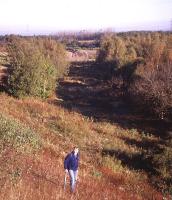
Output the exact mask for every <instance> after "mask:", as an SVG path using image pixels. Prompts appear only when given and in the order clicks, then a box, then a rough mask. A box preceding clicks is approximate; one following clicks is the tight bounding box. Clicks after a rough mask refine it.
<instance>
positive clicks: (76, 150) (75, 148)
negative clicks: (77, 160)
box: [73, 146, 79, 155]
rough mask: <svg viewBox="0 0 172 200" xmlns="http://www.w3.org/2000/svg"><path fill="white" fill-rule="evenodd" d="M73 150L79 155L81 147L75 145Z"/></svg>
mask: <svg viewBox="0 0 172 200" xmlns="http://www.w3.org/2000/svg"><path fill="white" fill-rule="evenodd" d="M73 152H74V154H75V155H77V154H78V152H79V148H78V147H77V146H75V147H74V148H73Z"/></svg>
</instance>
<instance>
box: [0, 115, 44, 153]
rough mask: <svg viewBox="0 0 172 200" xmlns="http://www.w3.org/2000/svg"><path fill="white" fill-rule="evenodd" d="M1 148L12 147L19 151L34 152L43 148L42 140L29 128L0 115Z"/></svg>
mask: <svg viewBox="0 0 172 200" xmlns="http://www.w3.org/2000/svg"><path fill="white" fill-rule="evenodd" d="M0 146H1V150H2V149H3V148H4V146H12V147H13V148H15V149H16V150H17V151H22V152H32V151H35V150H37V149H39V148H40V147H41V139H40V137H39V135H38V134H37V133H35V132H34V131H33V130H32V129H30V128H29V127H27V126H25V125H22V124H21V123H20V122H19V121H17V120H14V119H12V118H11V117H8V116H5V115H2V114H0Z"/></svg>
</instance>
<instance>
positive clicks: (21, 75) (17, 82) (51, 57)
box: [8, 37, 66, 98]
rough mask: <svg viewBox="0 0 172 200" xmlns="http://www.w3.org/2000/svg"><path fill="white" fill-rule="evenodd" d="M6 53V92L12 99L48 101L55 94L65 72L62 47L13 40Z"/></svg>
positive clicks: (43, 42)
mask: <svg viewBox="0 0 172 200" xmlns="http://www.w3.org/2000/svg"><path fill="white" fill-rule="evenodd" d="M48 44H49V46H48ZM46 45H47V46H46ZM8 50H9V56H10V60H11V70H10V75H9V77H8V90H9V92H10V93H11V94H12V95H14V96H16V97H23V96H37V97H41V98H47V97H49V96H50V95H51V94H52V93H53V92H54V91H55V88H56V84H57V79H58V78H60V77H61V76H62V75H64V72H65V70H66V69H64V66H66V63H65V62H64V63H63V62H62V60H63V59H62V58H64V60H65V57H64V56H65V55H64V54H63V52H64V50H63V48H62V46H61V45H60V44H59V45H56V46H55V45H54V43H52V45H51V41H48V42H47V41H46V40H45V41H43V40H41V39H40V40H39V39H37V41H36V39H21V38H18V37H16V38H12V40H11V41H10V42H9V45H8ZM62 50H63V52H62V54H61V51H62ZM58 51H59V52H58ZM62 63H63V65H64V66H63V65H62Z"/></svg>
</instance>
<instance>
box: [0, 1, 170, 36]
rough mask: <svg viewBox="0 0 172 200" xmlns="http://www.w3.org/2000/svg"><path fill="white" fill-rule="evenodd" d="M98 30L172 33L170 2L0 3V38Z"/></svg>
mask: <svg viewBox="0 0 172 200" xmlns="http://www.w3.org/2000/svg"><path fill="white" fill-rule="evenodd" d="M101 29H103V30H106V29H113V30H115V31H127V30H169V29H172V0H0V34H12V33H14V34H23V35H32V34H55V33H57V32H59V31H78V30H93V31H94V30H101Z"/></svg>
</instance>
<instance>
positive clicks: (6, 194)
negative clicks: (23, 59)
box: [0, 94, 162, 200]
mask: <svg viewBox="0 0 172 200" xmlns="http://www.w3.org/2000/svg"><path fill="white" fill-rule="evenodd" d="M0 113H2V114H3V116H5V118H6V119H7V120H10V121H13V122H12V123H14V124H15V123H17V124H18V123H20V125H19V127H21V129H22V130H24V131H25V129H26V130H28V129H29V130H30V129H31V130H32V131H33V132H34V134H36V135H37V136H35V137H32V139H33V140H35V138H36V141H37V142H38V143H39V144H40V145H39V148H35V147H34V146H33V145H30V144H32V143H33V141H32V139H31V140H27V141H26V143H27V146H28V147H30V148H31V150H30V151H28V150H26V149H27V148H19V147H18V146H15V145H10V142H12V141H15V140H11V141H10V140H9V143H8V144H9V145H5V140H3V138H4V137H2V139H1V141H0V142H1V152H0V163H1V166H0V186H1V187H0V199H9V200H13V199H22V200H24V199H32V200H34V199H39V200H42V199H47V200H51V199H52V200H55V199H69V197H70V193H69V192H68V189H69V188H67V191H66V192H64V191H63V176H64V170H63V159H64V157H65V155H66V153H67V152H68V151H70V149H71V147H72V146H73V145H79V147H80V149H81V163H80V172H79V176H80V181H79V184H78V189H77V193H76V194H75V195H74V196H73V197H72V199H102V200H103V199H120V200H122V199H127V200H129V199H132V200H133V199H134V200H137V199H157V200H158V199H162V196H161V194H159V193H158V192H156V191H155V189H153V188H152V187H151V186H150V184H149V183H148V178H147V176H146V174H145V173H143V172H140V171H134V170H132V169H129V168H128V167H127V166H124V165H122V163H121V162H120V160H118V159H117V158H115V159H113V158H111V157H109V156H102V150H103V149H106V150H108V149H109V150H115V151H122V152H125V153H126V154H127V155H130V156H131V157H132V155H135V154H141V153H142V151H143V150H142V149H141V148H139V147H137V146H134V145H129V144H127V143H125V141H124V140H123V139H122V138H124V137H125V138H128V139H134V140H137V141H138V142H139V141H141V140H143V139H144V140H149V141H156V140H158V139H157V138H154V137H153V136H150V135H144V134H143V133H142V134H140V133H139V132H138V131H137V130H124V129H122V128H121V127H119V126H117V125H115V124H110V123H99V122H93V121H92V120H90V119H88V118H86V117H83V116H82V115H79V114H77V113H74V112H68V111H66V110H64V109H62V108H60V107H58V106H55V105H51V104H49V103H48V102H42V101H40V100H36V99H25V100H17V99H14V98H12V97H9V96H7V95H5V94H0ZM13 119H15V120H17V121H15V120H13ZM0 126H2V121H0ZM17 130H18V129H17ZM17 130H16V132H17ZM18 132H19V134H20V135H21V132H22V131H18ZM26 132H27V131H26ZM24 137H26V138H27V137H28V136H27V134H26V135H25V136H24ZM38 140H39V141H38ZM20 145H21V146H22V145H24V144H23V143H21V144H20ZM21 149H22V150H21ZM23 149H24V150H23Z"/></svg>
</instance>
